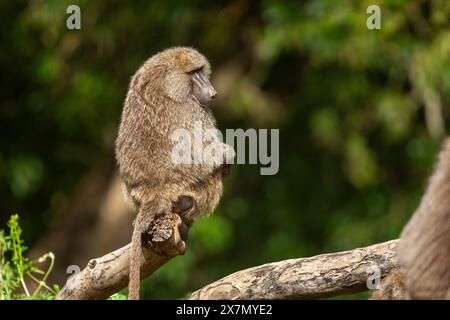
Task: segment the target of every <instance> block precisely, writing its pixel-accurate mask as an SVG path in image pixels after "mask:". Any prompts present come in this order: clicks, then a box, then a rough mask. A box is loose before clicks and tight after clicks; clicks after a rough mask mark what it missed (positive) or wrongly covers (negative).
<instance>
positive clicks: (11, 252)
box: [0, 214, 59, 300]
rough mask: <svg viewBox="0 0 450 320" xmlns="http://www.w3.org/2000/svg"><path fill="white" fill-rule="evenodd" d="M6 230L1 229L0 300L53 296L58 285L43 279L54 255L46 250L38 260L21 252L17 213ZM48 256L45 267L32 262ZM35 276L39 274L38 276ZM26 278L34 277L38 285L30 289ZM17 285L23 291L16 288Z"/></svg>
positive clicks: (22, 249)
mask: <svg viewBox="0 0 450 320" xmlns="http://www.w3.org/2000/svg"><path fill="white" fill-rule="evenodd" d="M7 226H8V228H9V234H8V235H6V234H5V231H4V230H0V300H11V299H25V300H37V299H46V300H51V299H53V298H54V296H55V294H56V293H57V291H59V287H58V286H57V285H53V287H49V286H48V284H47V283H46V280H47V278H48V276H49V274H50V272H51V270H52V268H53V264H54V260H55V257H54V255H53V254H52V253H51V252H49V253H47V254H45V255H43V256H42V257H40V258H39V259H37V260H29V259H28V258H26V257H25V256H24V253H25V251H26V250H27V247H26V246H25V245H24V243H23V240H22V229H21V228H20V225H19V216H18V215H17V214H15V215H12V216H11V217H10V219H9V221H8V223H7ZM46 260H50V265H49V267H48V269H47V270H46V271H43V270H42V269H40V268H37V267H36V266H35V265H36V264H38V263H42V262H44V261H46ZM38 277H41V279H40V280H39V279H38ZM27 281H34V282H35V283H36V284H37V287H36V288H35V289H34V290H33V291H32V292H30V290H29V288H28V285H27V284H26V283H27ZM19 289H20V290H21V291H23V292H24V293H21V292H19Z"/></svg>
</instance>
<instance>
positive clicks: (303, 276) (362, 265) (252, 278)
mask: <svg viewBox="0 0 450 320" xmlns="http://www.w3.org/2000/svg"><path fill="white" fill-rule="evenodd" d="M397 242H398V240H392V241H388V242H384V243H380V244H375V245H372V246H369V247H365V248H358V249H354V250H350V251H344V252H339V253H329V254H322V255H318V256H314V257H310V258H300V259H291V260H285V261H280V262H273V263H268V264H264V265H261V266H258V267H253V268H249V269H245V270H242V271H238V272H235V273H233V274H231V275H229V276H227V277H225V278H222V279H220V280H218V281H216V282H214V283H211V284H209V285H207V286H205V287H203V288H201V289H199V290H197V291H195V292H194V293H193V294H192V295H191V296H190V298H189V299H191V300H206V299H210V300H217V299H220V300H225V299H227V300H228V299H233V300H238V299H318V298H327V297H331V296H336V295H340V294H349V293H357V292H362V291H366V290H369V288H368V287H367V281H368V279H369V277H370V276H371V275H374V273H373V272H374V270H375V269H373V267H378V271H379V275H380V276H381V278H383V277H385V276H386V275H387V274H389V273H390V272H391V271H392V270H393V269H396V268H398V265H397V262H396V258H395V248H396V245H397Z"/></svg>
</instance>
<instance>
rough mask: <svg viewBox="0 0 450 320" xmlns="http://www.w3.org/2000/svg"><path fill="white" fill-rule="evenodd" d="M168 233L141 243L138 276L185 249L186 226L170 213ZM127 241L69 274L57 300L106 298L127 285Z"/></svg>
mask: <svg viewBox="0 0 450 320" xmlns="http://www.w3.org/2000/svg"><path fill="white" fill-rule="evenodd" d="M170 223H172V233H171V236H170V238H169V239H168V240H166V241H164V242H161V243H160V244H158V245H156V246H153V247H150V248H147V247H142V249H143V250H142V251H143V253H144V258H145V259H142V260H141V279H143V278H145V277H148V276H149V275H151V274H152V273H153V272H155V271H156V270H157V269H158V268H159V267H161V266H162V265H164V264H165V263H166V262H168V261H169V260H170V259H172V258H173V257H175V256H177V255H180V254H183V253H184V251H185V243H184V241H183V240H184V239H186V237H187V232H188V227H187V225H186V224H185V223H184V222H182V221H181V219H180V217H179V216H178V215H176V214H174V215H173V219H172V221H170ZM130 252H131V244H128V245H126V246H125V247H122V248H120V249H118V250H116V251H114V252H111V253H109V254H107V255H104V256H103V257H100V258H97V259H92V260H90V261H89V263H88V265H87V266H86V268H84V269H83V270H82V271H81V272H80V273H78V274H76V275H73V276H72V277H70V278H69V279H68V280H67V282H66V285H65V286H64V287H63V288H62V289H61V291H60V292H59V293H58V295H57V296H56V299H58V300H85V299H106V298H108V297H109V296H110V295H112V294H113V293H116V292H118V291H120V290H122V289H123V288H125V287H126V286H127V285H128V280H129V271H130Z"/></svg>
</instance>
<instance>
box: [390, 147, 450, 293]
mask: <svg viewBox="0 0 450 320" xmlns="http://www.w3.org/2000/svg"><path fill="white" fill-rule="evenodd" d="M397 252H398V258H399V261H400V263H401V264H402V265H403V267H404V268H405V270H406V280H405V284H406V288H407V290H408V292H409V293H410V295H411V297H412V298H414V299H450V139H447V141H445V143H444V145H443V148H442V151H441V153H440V155H439V160H438V163H437V167H436V169H435V173H434V174H433V175H432V177H431V179H430V181H429V185H428V189H427V191H426V193H425V195H424V196H423V198H422V201H421V203H420V206H419V208H418V209H417V210H416V212H415V213H414V215H413V217H412V218H411V220H410V221H409V222H408V224H407V225H406V227H405V228H404V229H403V232H402V234H401V237H400V243H399V246H398V251H397Z"/></svg>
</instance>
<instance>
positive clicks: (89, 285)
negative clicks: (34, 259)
mask: <svg viewBox="0 0 450 320" xmlns="http://www.w3.org/2000/svg"><path fill="white" fill-rule="evenodd" d="M176 217H178V216H176ZM174 231H175V232H174V233H173V236H172V238H171V239H170V241H168V242H167V243H166V244H165V247H164V248H162V249H161V248H160V249H159V250H160V251H159V252H164V254H163V253H157V252H155V250H154V248H143V251H144V256H145V259H143V260H142V261H141V278H144V277H147V276H149V275H150V274H152V273H153V272H154V271H155V270H157V269H158V268H159V267H161V266H162V265H164V264H165V263H166V262H168V261H169V260H170V259H172V258H173V257H175V256H177V255H179V254H182V253H183V252H184V251H183V250H184V248H182V247H180V239H181V238H180V234H182V235H185V234H186V233H187V227H186V225H184V224H183V223H182V222H181V220H180V219H179V217H178V219H177V220H176V223H175V224H174ZM183 238H184V237H183ZM181 242H182V241H181ZM397 242H398V240H392V241H388V242H384V243H380V244H375V245H372V246H369V247H365V248H358V249H354V250H350V251H344V252H338V253H329V254H322V255H318V256H314V257H310V258H299V259H290V260H285V261H279V262H273V263H268V264H264V265H261V266H258V267H253V268H249V269H245V270H242V271H238V272H235V273H233V274H231V275H229V276H227V277H225V278H222V279H220V280H218V281H216V282H214V283H212V284H209V285H207V286H205V287H203V288H201V289H199V290H197V291H195V292H194V293H193V294H192V295H191V296H190V298H189V299H191V300H197V299H317V298H327V297H331V296H336V295H340V294H349V293H357V292H362V291H366V290H368V287H367V281H368V279H369V277H370V276H371V275H373V272H374V270H375V269H371V268H373V267H377V268H378V269H377V270H378V272H379V275H380V277H381V278H383V277H385V276H386V275H387V274H389V273H390V272H391V271H392V270H394V269H396V268H398V265H397V262H396V258H395V248H396V245H397ZM183 244H184V243H183ZM129 254H130V244H129V245H127V246H125V247H122V248H120V249H118V250H116V251H114V252H111V253H109V254H107V255H105V256H103V257H101V258H97V259H93V260H91V261H90V262H89V263H88V265H87V267H86V268H85V269H84V270H83V271H81V272H80V273H79V274H77V275H74V276H72V277H71V278H69V280H68V281H67V283H66V285H65V286H64V287H63V288H62V290H61V291H60V293H59V294H58V295H57V299H106V298H107V297H109V296H110V295H111V294H113V293H115V292H118V291H120V290H121V289H123V288H125V287H126V286H127V284H128V273H129V266H130V265H129V261H130V259H129Z"/></svg>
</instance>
